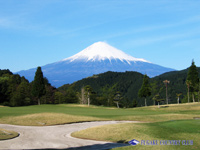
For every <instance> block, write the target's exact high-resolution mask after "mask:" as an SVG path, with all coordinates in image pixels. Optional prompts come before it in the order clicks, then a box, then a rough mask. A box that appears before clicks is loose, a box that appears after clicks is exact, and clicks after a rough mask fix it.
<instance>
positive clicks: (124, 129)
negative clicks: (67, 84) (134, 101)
mask: <svg viewBox="0 0 200 150" xmlns="http://www.w3.org/2000/svg"><path fill="white" fill-rule="evenodd" d="M72 136H75V137H79V138H87V139H94V140H102V141H112V142H125V143H126V142H128V141H130V140H132V139H136V140H138V141H140V142H141V141H142V140H150V141H153V140H158V141H161V140H193V145H188V146H186V145H182V144H181V145H178V146H177V145H161V144H160V143H159V142H158V145H154V146H149V145H141V144H139V145H137V146H129V147H124V148H117V149H119V150H123V149H127V150H129V149H156V150H157V149H158V150H160V149H166V150H167V149H170V150H171V149H184V150H188V149H199V148H200V143H199V140H200V120H181V121H167V122H156V123H143V124H141V123H139V124H133V123H126V124H115V125H104V126H99V127H94V128H90V129H86V130H82V131H78V132H75V133H73V134H72Z"/></svg>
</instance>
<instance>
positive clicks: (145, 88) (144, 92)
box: [138, 74, 151, 106]
mask: <svg viewBox="0 0 200 150" xmlns="http://www.w3.org/2000/svg"><path fill="white" fill-rule="evenodd" d="M150 95H151V88H150V84H149V80H148V76H147V75H146V74H145V75H144V78H143V83H142V87H141V89H140V90H139V92H138V96H139V97H144V98H145V106H147V101H146V99H147V97H148V96H150Z"/></svg>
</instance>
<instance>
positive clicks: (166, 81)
mask: <svg viewBox="0 0 200 150" xmlns="http://www.w3.org/2000/svg"><path fill="white" fill-rule="evenodd" d="M163 83H164V84H165V86H166V102H167V105H168V96H167V84H169V83H170V81H169V80H164V81H163Z"/></svg>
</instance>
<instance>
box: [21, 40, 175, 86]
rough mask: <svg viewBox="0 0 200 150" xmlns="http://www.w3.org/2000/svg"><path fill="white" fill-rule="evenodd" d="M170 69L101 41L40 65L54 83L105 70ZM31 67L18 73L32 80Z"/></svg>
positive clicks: (155, 72) (152, 71)
mask: <svg viewBox="0 0 200 150" xmlns="http://www.w3.org/2000/svg"><path fill="white" fill-rule="evenodd" d="M172 70H173V69H171V68H165V67H162V66H159V65H156V64H153V63H150V62H148V61H147V60H144V59H142V58H135V57H132V56H130V55H128V54H126V53H124V52H123V51H121V50H118V49H116V48H114V47H112V46H110V45H108V44H107V43H104V42H97V43H94V44H92V45H91V46H89V47H87V48H86V49H84V50H82V51H81V52H79V53H77V54H75V55H73V56H71V57H69V58H66V59H63V60H62V61H59V62H56V63H52V64H48V65H45V66H42V71H43V73H44V76H45V77H47V78H48V79H49V82H50V83H51V84H52V85H54V86H56V87H59V86H62V85H63V84H67V83H73V82H75V81H77V80H80V79H82V78H86V77H89V76H92V75H93V74H99V73H104V72H107V71H116V72H125V71H137V72H140V73H142V74H145V73H146V74H147V75H148V76H150V77H154V76H157V75H159V74H162V73H165V72H169V71H172ZM35 71H36V68H35V69H30V70H25V71H20V72H18V74H20V75H22V76H25V77H26V78H27V79H28V80H29V81H32V80H33V78H34V74H35Z"/></svg>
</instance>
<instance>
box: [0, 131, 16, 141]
mask: <svg viewBox="0 0 200 150" xmlns="http://www.w3.org/2000/svg"><path fill="white" fill-rule="evenodd" d="M18 135H19V134H18V133H17V132H14V131H9V130H5V129H0V140H7V139H12V138H14V137H17V136H18Z"/></svg>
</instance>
